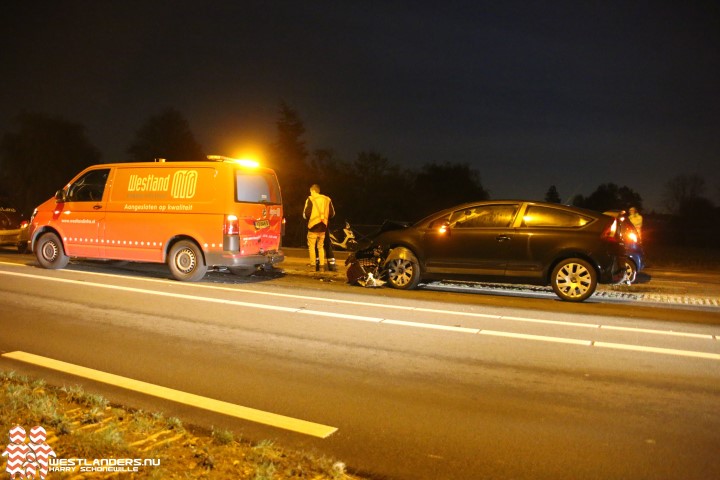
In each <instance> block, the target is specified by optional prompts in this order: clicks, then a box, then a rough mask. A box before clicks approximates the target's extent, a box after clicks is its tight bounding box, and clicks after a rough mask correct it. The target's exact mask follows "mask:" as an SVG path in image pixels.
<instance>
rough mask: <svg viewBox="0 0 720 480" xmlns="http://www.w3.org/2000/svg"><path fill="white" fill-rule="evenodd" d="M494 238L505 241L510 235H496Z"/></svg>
mask: <svg viewBox="0 0 720 480" xmlns="http://www.w3.org/2000/svg"><path fill="white" fill-rule="evenodd" d="M495 240H497V241H498V242H507V241H508V240H510V237H508V236H507V235H498V236H497V237H495Z"/></svg>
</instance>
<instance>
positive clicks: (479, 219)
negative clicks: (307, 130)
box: [450, 205, 518, 228]
mask: <svg viewBox="0 0 720 480" xmlns="http://www.w3.org/2000/svg"><path fill="white" fill-rule="evenodd" d="M517 211H518V205H480V206H477V207H471V208H465V209H463V210H457V211H455V212H453V214H452V215H451V216H450V225H451V226H452V227H453V228H507V227H509V226H510V225H511V224H512V221H513V219H514V218H515V215H516V214H517Z"/></svg>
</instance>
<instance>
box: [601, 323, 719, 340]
mask: <svg viewBox="0 0 720 480" xmlns="http://www.w3.org/2000/svg"><path fill="white" fill-rule="evenodd" d="M599 328H602V329H603V330H618V331H621V332H634V333H651V334H653V335H670V336H673V337H688V338H702V339H705V340H712V339H713V338H714V337H715V336H714V335H711V334H703V333H687V332H676V331H674V330H649V329H646V328H637V327H616V326H613V325H600V326H599Z"/></svg>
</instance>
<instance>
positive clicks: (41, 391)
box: [0, 370, 360, 480]
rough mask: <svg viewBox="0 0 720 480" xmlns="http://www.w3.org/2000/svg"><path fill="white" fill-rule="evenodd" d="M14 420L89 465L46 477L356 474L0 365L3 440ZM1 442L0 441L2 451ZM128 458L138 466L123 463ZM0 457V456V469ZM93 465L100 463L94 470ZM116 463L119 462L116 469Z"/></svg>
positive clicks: (260, 478) (266, 478)
mask: <svg viewBox="0 0 720 480" xmlns="http://www.w3.org/2000/svg"><path fill="white" fill-rule="evenodd" d="M17 425H20V426H22V427H23V428H24V429H25V430H26V432H27V433H28V437H29V434H30V429H31V428H32V427H34V426H36V425H40V426H42V427H43V428H45V430H46V431H47V444H48V445H49V446H50V447H51V448H52V449H53V451H54V452H55V454H56V458H58V459H65V460H67V459H83V460H86V462H85V463H86V464H87V465H86V466H89V467H91V469H94V470H95V471H91V472H82V471H80V468H77V467H76V466H73V467H75V468H73V470H72V471H70V470H69V468H70V466H69V465H67V464H66V467H67V468H68V470H67V471H64V472H62V471H50V472H49V473H48V475H47V478H48V479H59V478H67V479H78V480H79V479H84V478H114V479H124V478H133V479H139V478H148V479H189V478H193V479H252V480H273V479H313V480H321V479H332V480H341V479H348V480H351V479H352V480H355V479H359V478H360V477H356V476H354V475H350V474H348V473H347V472H346V468H345V465H344V464H343V463H342V462H337V461H334V460H331V459H327V458H316V457H314V456H312V455H308V454H305V453H302V452H296V451H289V450H286V449H283V448H282V447H281V446H279V445H276V444H275V443H273V442H271V441H262V442H259V443H257V444H252V443H251V442H248V441H244V440H243V439H242V438H241V437H237V436H236V435H235V434H234V433H233V432H230V431H227V430H222V429H216V428H212V429H211V430H210V431H204V430H202V429H199V428H193V427H186V426H184V425H183V424H182V421H181V420H180V419H178V418H174V417H171V418H166V417H165V416H163V415H162V414H161V413H148V412H144V411H137V410H135V411H133V410H129V409H126V408H123V407H120V406H117V405H112V404H110V403H109V402H108V400H107V399H105V398H103V397H102V396H100V395H96V394H93V393H89V392H86V391H84V390H83V389H82V388H81V387H78V386H70V387H61V388H58V387H53V386H50V385H47V384H46V383H45V382H44V381H43V380H38V379H33V378H28V377H25V376H21V375H17V374H16V373H15V372H12V371H3V370H0V435H2V436H3V437H4V438H5V442H9V441H10V440H9V437H8V436H7V433H9V432H10V429H12V428H14V427H16V426H17ZM2 432H6V433H5V434H3V433H2ZM26 442H27V440H26ZM6 445H7V443H3V444H2V445H0V448H2V451H4V450H5V446H6ZM127 460H133V461H135V460H137V461H140V462H141V463H143V462H144V463H145V465H140V466H136V465H128V464H127ZM6 461H7V457H2V460H0V467H1V469H2V470H4V469H5V465H6ZM94 463H104V466H102V465H101V466H100V468H95V467H96V465H94ZM118 463H126V464H125V465H122V468H120V467H119V466H118ZM133 463H136V462H133ZM135 470H137V471H135ZM32 478H36V477H32ZM38 478H39V477H38Z"/></svg>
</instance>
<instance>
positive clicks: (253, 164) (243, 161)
mask: <svg viewBox="0 0 720 480" xmlns="http://www.w3.org/2000/svg"><path fill="white" fill-rule="evenodd" d="M207 159H208V160H213V161H215V162H232V163H237V164H238V165H242V166H243V167H248V168H258V167H259V166H260V162H258V161H256V160H252V159H250V158H232V157H226V156H224V155H208V156H207Z"/></svg>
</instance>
